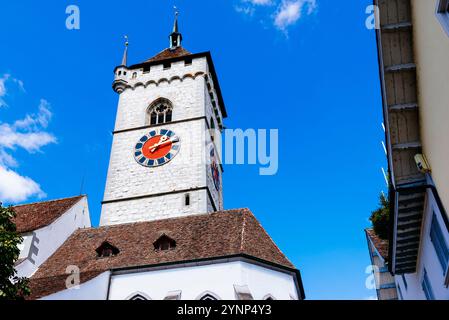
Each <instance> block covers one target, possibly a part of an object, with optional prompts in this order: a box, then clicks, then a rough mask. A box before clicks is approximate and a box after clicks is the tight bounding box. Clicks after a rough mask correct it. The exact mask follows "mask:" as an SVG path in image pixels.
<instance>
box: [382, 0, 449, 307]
mask: <svg viewBox="0 0 449 320" xmlns="http://www.w3.org/2000/svg"><path fill="white" fill-rule="evenodd" d="M375 4H376V5H377V6H378V9H379V11H378V13H379V17H378V18H379V21H380V26H379V27H380V28H379V29H378V30H377V32H376V33H377V43H378V51H379V70H380V77H381V85H382V97H383V114H384V122H385V127H386V142H387V143H386V145H387V151H388V165H389V180H390V181H389V183H390V188H389V198H390V205H391V208H390V220H391V235H390V239H389V250H388V266H389V270H390V272H391V274H392V275H394V277H395V281H396V285H397V289H398V295H399V299H429V300H433V299H449V288H448V286H449V275H448V265H449V263H448V262H449V216H448V213H447V208H449V165H448V163H449V162H448V156H449V143H448V140H447V139H448V137H449V127H448V126H447V124H446V122H447V119H449V59H447V57H448V56H449V32H448V30H449V18H448V17H449V1H447V0H426V1H422V0H376V1H375Z"/></svg>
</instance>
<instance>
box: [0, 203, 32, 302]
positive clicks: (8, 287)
mask: <svg viewBox="0 0 449 320" xmlns="http://www.w3.org/2000/svg"><path fill="white" fill-rule="evenodd" d="M15 216H16V214H15V212H14V209H13V208H12V207H8V208H4V207H3V206H2V203H1V202H0V300H20V299H23V298H24V297H25V296H28V295H29V294H30V289H29V288H28V279H26V278H20V277H18V276H17V272H16V270H15V262H16V261H17V259H18V258H19V255H20V249H19V247H18V246H19V244H20V243H22V241H23V238H22V237H21V236H20V235H19V234H18V233H17V232H16V225H15V224H14V222H13V220H12V219H13V218H14V217H15Z"/></svg>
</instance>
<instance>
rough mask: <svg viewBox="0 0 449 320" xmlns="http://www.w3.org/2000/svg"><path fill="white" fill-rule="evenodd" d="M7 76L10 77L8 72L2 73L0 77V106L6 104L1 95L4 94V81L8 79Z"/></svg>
mask: <svg viewBox="0 0 449 320" xmlns="http://www.w3.org/2000/svg"><path fill="white" fill-rule="evenodd" d="M9 77H10V75H9V74H4V75H3V76H2V77H1V78H0V108H1V107H6V106H7V104H6V102H5V100H3V97H4V96H6V85H5V82H6V81H7V80H8V79H9Z"/></svg>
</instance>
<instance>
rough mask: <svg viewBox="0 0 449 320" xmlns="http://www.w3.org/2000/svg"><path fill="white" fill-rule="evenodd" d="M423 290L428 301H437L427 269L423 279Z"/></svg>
mask: <svg viewBox="0 0 449 320" xmlns="http://www.w3.org/2000/svg"><path fill="white" fill-rule="evenodd" d="M421 285H422V289H423V291H424V294H425V295H426V299H427V300H435V296H434V295H433V290H432V286H431V284H430V280H429V276H428V274H427V271H426V269H424V275H423V279H422V284H421Z"/></svg>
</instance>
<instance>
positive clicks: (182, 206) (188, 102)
mask: <svg viewBox="0 0 449 320" xmlns="http://www.w3.org/2000/svg"><path fill="white" fill-rule="evenodd" d="M181 43H182V36H181V33H180V32H179V30H178V22H177V18H176V20H175V24H174V27H173V32H172V33H171V35H170V47H169V48H167V49H165V50H163V51H162V52H160V53H159V54H157V55H156V56H154V57H153V58H151V59H148V60H146V61H144V62H142V63H139V64H135V65H131V66H128V63H127V62H128V44H126V49H125V53H124V56H123V59H122V63H121V65H120V66H118V67H117V68H115V71H114V82H113V89H114V91H115V92H116V93H118V94H119V102H118V110H117V118H116V123H115V129H114V134H113V142H112V149H111V157H110V163H109V168H108V175H107V181H106V187H105V192H104V201H103V203H102V212H101V219H100V227H98V228H79V229H77V230H76V231H75V232H74V233H73V234H72V235H71V236H70V237H69V238H68V239H67V240H66V241H65V242H64V243H63V244H62V245H61V246H59V248H58V249H57V250H56V251H55V252H54V253H53V254H52V255H51V256H50V257H49V258H48V259H47V260H46V261H45V262H44V263H43V264H42V265H41V266H40V267H39V268H38V269H37V271H35V272H34V273H33V275H32V277H31V281H30V285H31V292H32V296H31V298H32V299H43V300H64V299H93V300H123V299H130V300H149V299H166V300H179V299H183V300H184V299H185V300H190V299H192V300H193V299H203V300H216V299H230V300H248V299H257V300H262V299H266V300H272V299H283V300H290V299H292V300H301V299H304V298H305V294H304V289H303V286H302V281H301V276H300V273H299V271H298V270H297V269H296V268H295V267H294V265H293V264H292V263H291V262H290V261H289V260H288V259H287V258H286V257H285V255H284V254H283V253H282V252H281V251H280V250H279V248H278V247H277V246H276V244H275V243H274V242H273V240H272V239H271V238H270V236H269V235H268V234H267V232H266V231H265V230H264V229H263V227H262V226H261V225H260V223H259V222H258V221H257V219H256V218H255V216H254V215H253V214H252V213H251V212H250V211H249V210H248V209H236V210H228V211H224V210H223V208H224V205H223V195H222V175H223V170H222V167H221V165H220V153H219V150H220V146H218V145H217V143H218V140H219V139H218V138H217V135H220V131H221V130H222V128H223V119H224V118H226V116H227V114H226V109H225V106H224V102H223V97H222V94H221V90H220V86H219V83H218V78H217V74H216V71H215V68H214V65H213V61H212V57H211V54H210V53H209V52H204V53H198V54H192V53H190V52H188V51H187V50H186V49H184V48H183V47H182V46H181ZM68 223H69V222H68Z"/></svg>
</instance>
